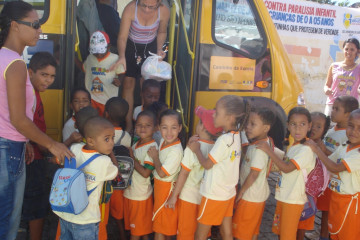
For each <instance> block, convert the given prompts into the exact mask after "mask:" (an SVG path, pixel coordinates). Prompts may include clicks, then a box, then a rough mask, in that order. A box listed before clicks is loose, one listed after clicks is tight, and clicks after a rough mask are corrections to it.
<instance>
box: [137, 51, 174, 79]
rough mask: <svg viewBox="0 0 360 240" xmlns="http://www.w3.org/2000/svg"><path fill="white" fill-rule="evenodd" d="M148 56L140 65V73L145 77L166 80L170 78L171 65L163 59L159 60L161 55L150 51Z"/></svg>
mask: <svg viewBox="0 0 360 240" xmlns="http://www.w3.org/2000/svg"><path fill="white" fill-rule="evenodd" d="M150 55H151V56H149V57H148V58H146V60H145V62H144V63H143V65H142V66H141V75H142V77H143V78H144V79H145V80H146V79H155V80H157V81H166V80H169V79H171V65H170V64H169V63H167V62H165V61H159V59H161V57H160V56H159V55H156V54H154V53H151V52H150Z"/></svg>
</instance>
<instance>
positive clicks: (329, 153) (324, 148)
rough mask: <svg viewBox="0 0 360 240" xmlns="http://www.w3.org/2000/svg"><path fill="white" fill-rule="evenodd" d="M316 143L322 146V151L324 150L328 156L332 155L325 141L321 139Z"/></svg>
mask: <svg viewBox="0 0 360 240" xmlns="http://www.w3.org/2000/svg"><path fill="white" fill-rule="evenodd" d="M316 144H317V145H318V146H319V147H320V149H321V151H323V152H324V153H325V155H326V156H330V155H331V154H332V152H331V151H330V150H329V149H327V148H326V146H325V144H324V142H323V141H321V140H319V141H317V142H316Z"/></svg>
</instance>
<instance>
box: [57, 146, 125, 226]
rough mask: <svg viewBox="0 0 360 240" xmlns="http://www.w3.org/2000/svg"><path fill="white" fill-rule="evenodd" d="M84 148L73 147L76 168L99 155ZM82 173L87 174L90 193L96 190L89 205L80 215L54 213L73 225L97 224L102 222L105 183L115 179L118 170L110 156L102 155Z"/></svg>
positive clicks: (91, 195)
mask: <svg viewBox="0 0 360 240" xmlns="http://www.w3.org/2000/svg"><path fill="white" fill-rule="evenodd" d="M84 146H85V144H84V143H76V144H73V145H71V148H70V150H71V151H72V152H73V153H74V155H75V156H76V167H79V166H80V165H81V164H82V163H84V162H85V161H86V160H88V159H89V158H90V157H92V156H93V155H94V154H97V153H98V152H96V151H95V150H86V149H84ZM82 171H83V172H84V174H85V178H86V187H87V190H88V191H90V190H92V189H94V188H95V190H94V191H93V192H92V193H91V194H90V195H89V205H88V206H87V207H86V208H85V210H84V211H83V212H81V213H80V214H78V215H75V214H70V213H64V212H56V211H54V213H56V214H57V215H58V216H59V217H60V218H62V219H64V220H65V221H68V222H71V223H76V224H88V223H97V222H100V220H101V219H100V208H99V200H100V195H101V190H102V187H103V183H104V181H108V180H112V179H114V178H115V177H116V175H117V173H118V168H117V167H116V166H115V165H114V164H113V163H112V162H111V159H110V158H109V157H108V156H106V155H101V156H99V157H97V158H96V159H94V160H93V161H92V162H91V163H89V164H88V165H86V166H85V167H84V168H83V169H82Z"/></svg>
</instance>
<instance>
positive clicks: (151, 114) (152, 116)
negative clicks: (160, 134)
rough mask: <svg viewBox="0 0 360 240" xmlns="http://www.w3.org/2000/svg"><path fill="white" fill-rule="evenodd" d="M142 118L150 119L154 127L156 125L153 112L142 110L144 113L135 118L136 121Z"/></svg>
mask: <svg viewBox="0 0 360 240" xmlns="http://www.w3.org/2000/svg"><path fill="white" fill-rule="evenodd" d="M142 116H147V117H149V118H151V119H152V120H153V122H154V125H156V124H157V118H156V115H155V113H154V112H152V111H149V110H144V111H142V112H140V113H139V115H138V116H137V118H136V121H137V120H138V119H139V118H140V117H142Z"/></svg>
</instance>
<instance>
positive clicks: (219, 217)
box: [197, 196, 235, 225]
mask: <svg viewBox="0 0 360 240" xmlns="http://www.w3.org/2000/svg"><path fill="white" fill-rule="evenodd" d="M234 201H235V196H234V197H233V198H231V199H229V200H225V201H217V200H211V199H209V198H205V197H202V198H201V203H200V207H199V213H198V218H197V220H198V222H199V223H201V224H205V225H220V224H221V223H222V221H223V219H224V217H232V215H233V208H234Z"/></svg>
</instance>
